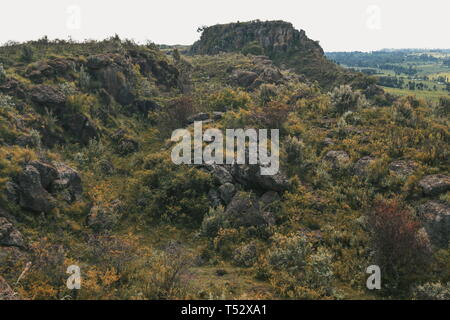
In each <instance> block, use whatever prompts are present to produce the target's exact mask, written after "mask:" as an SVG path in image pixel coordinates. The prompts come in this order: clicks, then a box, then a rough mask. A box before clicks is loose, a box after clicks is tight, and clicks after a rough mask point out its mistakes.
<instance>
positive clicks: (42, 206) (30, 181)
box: [18, 165, 55, 213]
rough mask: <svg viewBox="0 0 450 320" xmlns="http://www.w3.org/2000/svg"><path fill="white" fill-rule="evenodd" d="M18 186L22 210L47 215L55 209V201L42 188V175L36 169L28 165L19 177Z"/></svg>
mask: <svg viewBox="0 0 450 320" xmlns="http://www.w3.org/2000/svg"><path fill="white" fill-rule="evenodd" d="M18 184H19V186H20V195H19V204H20V206H21V207H22V208H24V209H28V210H32V211H36V212H45V213H48V212H50V211H51V210H52V209H53V208H55V199H54V198H53V197H52V196H51V194H50V193H49V192H48V191H47V190H45V189H44V187H43V186H42V184H41V175H40V173H39V171H38V169H36V168H35V167H33V166H31V165H27V166H26V167H25V169H24V170H23V171H22V172H21V173H20V174H19V176H18Z"/></svg>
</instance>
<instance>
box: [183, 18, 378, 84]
mask: <svg viewBox="0 0 450 320" xmlns="http://www.w3.org/2000/svg"><path fill="white" fill-rule="evenodd" d="M220 52H242V53H244V54H254V55H266V56H268V57H269V58H270V59H272V60H273V61H274V63H275V64H277V65H278V66H280V67H285V68H289V69H293V70H294V71H296V72H298V73H300V74H302V75H304V76H306V77H307V78H308V79H310V80H313V81H318V82H319V83H320V85H321V86H322V87H323V88H325V89H330V88H331V87H333V86H336V85H339V84H342V83H349V82H351V83H353V85H354V86H355V87H357V88H366V87H367V86H368V85H370V84H372V82H373V81H370V79H369V78H367V77H365V76H363V75H361V74H356V73H352V72H349V71H346V70H344V69H343V68H341V67H339V66H337V65H336V64H335V63H333V62H331V61H329V60H327V58H326V57H325V55H324V51H323V49H322V47H321V46H320V45H319V43H318V42H317V41H314V40H311V39H309V38H308V37H307V36H306V33H305V31H303V30H297V29H295V28H294V27H293V25H292V24H291V23H288V22H284V21H264V22H263V21H259V20H257V21H251V22H243V23H240V22H238V23H230V24H222V25H214V26H211V27H207V28H204V29H203V33H202V35H201V37H200V40H199V41H197V42H196V43H194V44H193V46H192V47H191V53H192V54H218V53H220Z"/></svg>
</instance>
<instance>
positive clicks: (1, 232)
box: [0, 217, 25, 248]
mask: <svg viewBox="0 0 450 320" xmlns="http://www.w3.org/2000/svg"><path fill="white" fill-rule="evenodd" d="M0 246H11V247H19V248H24V247H25V241H24V238H23V236H22V234H21V233H20V231H19V230H17V229H16V228H15V227H14V226H13V224H12V223H11V222H9V221H8V220H7V219H6V218H3V217H0Z"/></svg>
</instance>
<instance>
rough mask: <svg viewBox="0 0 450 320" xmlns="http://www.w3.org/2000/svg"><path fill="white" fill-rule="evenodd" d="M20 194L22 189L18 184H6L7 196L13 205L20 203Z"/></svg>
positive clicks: (8, 182) (10, 182)
mask: <svg viewBox="0 0 450 320" xmlns="http://www.w3.org/2000/svg"><path fill="white" fill-rule="evenodd" d="M19 192H20V187H19V186H18V185H17V184H16V183H14V182H12V181H7V182H6V183H5V195H6V199H7V200H8V201H11V202H13V203H17V202H19Z"/></svg>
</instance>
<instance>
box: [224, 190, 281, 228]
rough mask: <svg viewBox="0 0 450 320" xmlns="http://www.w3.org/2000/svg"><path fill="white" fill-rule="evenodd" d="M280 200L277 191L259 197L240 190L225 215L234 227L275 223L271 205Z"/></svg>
mask: <svg viewBox="0 0 450 320" xmlns="http://www.w3.org/2000/svg"><path fill="white" fill-rule="evenodd" d="M277 200H279V197H278V195H277V194H276V193H275V192H268V193H266V194H264V195H263V196H262V197H260V198H258V197H257V196H256V195H255V194H253V193H245V192H238V193H236V194H235V195H234V197H233V199H232V200H231V202H230V203H229V204H228V206H227V207H226V209H225V213H224V214H225V217H226V218H227V220H228V221H229V222H230V224H231V225H232V226H233V227H251V226H254V227H258V226H268V225H273V224H274V223H275V217H274V215H273V213H272V212H271V211H270V210H269V205H270V204H272V203H273V202H275V201H277Z"/></svg>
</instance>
